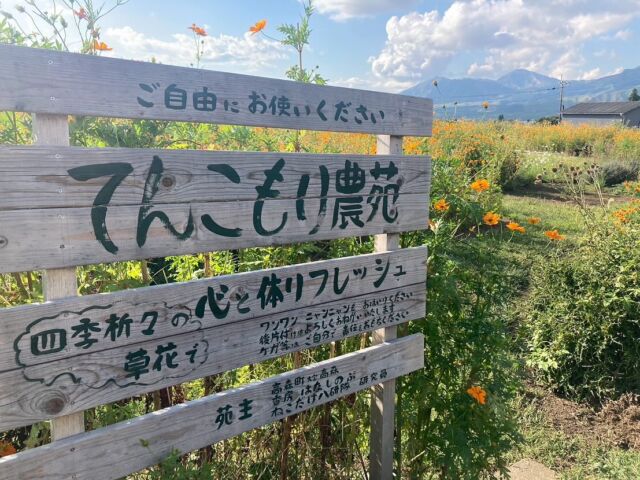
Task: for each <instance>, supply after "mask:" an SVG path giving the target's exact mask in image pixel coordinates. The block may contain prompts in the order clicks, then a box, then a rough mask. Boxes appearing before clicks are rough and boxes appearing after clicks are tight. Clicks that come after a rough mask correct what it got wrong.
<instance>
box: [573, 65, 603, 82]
mask: <svg viewBox="0 0 640 480" xmlns="http://www.w3.org/2000/svg"><path fill="white" fill-rule="evenodd" d="M600 77H602V70H600V68H599V67H596V68H594V69H592V70H589V71H588V72H584V73H583V74H582V75H580V76H579V77H578V80H594V79H596V78H600Z"/></svg>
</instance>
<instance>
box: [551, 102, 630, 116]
mask: <svg viewBox="0 0 640 480" xmlns="http://www.w3.org/2000/svg"><path fill="white" fill-rule="evenodd" d="M636 108H640V102H590V103H578V104H577V105H574V106H573V107H571V108H568V109H566V110H565V111H563V112H562V114H563V115H622V114H625V113H629V112H630V111H632V110H635V109H636Z"/></svg>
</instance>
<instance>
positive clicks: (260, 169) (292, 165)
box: [0, 146, 430, 210]
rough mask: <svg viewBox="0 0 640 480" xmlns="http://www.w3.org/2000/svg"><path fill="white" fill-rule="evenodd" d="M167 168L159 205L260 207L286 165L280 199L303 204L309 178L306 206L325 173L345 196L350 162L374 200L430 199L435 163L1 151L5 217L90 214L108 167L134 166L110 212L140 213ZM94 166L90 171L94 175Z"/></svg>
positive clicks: (397, 158) (0, 197)
mask: <svg viewBox="0 0 640 480" xmlns="http://www.w3.org/2000/svg"><path fill="white" fill-rule="evenodd" d="M156 158H159V159H160V160H161V162H162V166H163V173H162V174H161V178H160V181H159V184H158V191H157V192H156V194H155V195H154V196H153V203H154V204H156V205H161V204H170V203H189V202H224V201H230V200H233V201H253V200H255V199H256V196H257V194H256V187H259V186H261V185H263V184H264V181H265V170H268V169H270V168H272V167H273V166H274V165H275V164H276V162H278V160H280V159H282V160H284V162H285V163H284V167H283V168H282V171H281V173H282V181H280V182H277V183H275V184H274V188H277V189H278V191H279V195H278V198H281V199H295V198H298V197H300V196H301V195H300V192H299V191H298V190H299V185H300V181H301V178H302V177H303V176H305V175H306V176H308V177H309V183H308V187H307V189H306V192H305V196H306V197H307V198H318V197H320V196H321V195H322V188H321V186H322V180H321V170H320V167H322V168H326V169H327V172H328V173H329V174H330V180H331V185H330V188H329V189H328V193H327V194H326V195H328V196H330V197H340V196H345V195H344V194H341V193H340V192H338V191H337V190H336V188H335V172H337V171H338V170H341V169H342V170H344V169H345V164H346V162H347V161H349V162H352V163H357V165H358V166H359V167H360V168H361V169H363V170H364V171H365V174H366V176H365V183H364V185H363V187H362V189H361V191H362V192H364V194H365V195H367V194H368V193H369V192H370V191H371V188H372V186H373V185H374V184H381V185H385V184H388V183H398V184H399V185H400V190H399V191H400V192H401V193H403V194H406V193H424V192H426V191H428V190H429V181H430V171H429V166H430V162H429V160H428V157H424V156H411V157H406V156H401V155H393V156H389V158H385V161H384V162H382V163H380V159H379V158H376V156H374V155H333V154H304V153H258V152H221V151H196V150H160V149H127V148H78V147H68V148H56V147H33V146H0V210H21V209H37V208H69V207H91V206H93V204H94V200H95V198H96V196H97V195H98V193H99V192H100V190H101V189H102V188H103V187H104V186H105V184H106V183H107V182H108V181H109V180H110V179H111V178H112V175H110V174H109V173H108V172H106V171H104V172H100V169H101V168H102V169H104V168H105V166H108V165H115V164H127V165H128V166H129V167H128V168H127V169H128V170H130V173H128V174H127V175H126V177H124V178H123V179H122V181H121V183H120V184H119V185H118V187H117V188H116V189H115V192H114V194H113V195H112V196H111V198H110V200H109V202H108V204H107V205H110V206H116V205H137V206H139V205H140V203H141V202H142V198H143V195H144V192H145V183H147V178H148V177H149V173H150V170H151V166H152V164H153V162H154V159H156ZM376 162H379V166H380V167H381V168H385V167H387V166H389V165H390V162H393V164H394V165H395V167H396V168H397V170H398V171H397V173H396V174H395V175H394V176H393V177H392V178H391V181H386V179H385V177H384V176H383V177H382V178H379V181H378V180H376V178H374V176H373V175H372V173H371V172H372V171H374V172H375V168H376ZM209 165H229V166H230V167H232V168H233V169H234V170H235V172H236V173H237V175H238V180H239V182H238V183H234V182H233V181H232V180H230V179H229V178H228V177H227V176H225V175H224V174H222V173H220V172H218V171H212V170H210V169H209V168H208V166H209ZM89 166H91V167H89ZM78 168H92V170H93V171H94V172H96V173H95V175H96V178H93V179H90V180H86V181H82V180H77V179H74V178H73V177H72V176H71V175H70V174H69V171H70V170H71V171H74V169H78Z"/></svg>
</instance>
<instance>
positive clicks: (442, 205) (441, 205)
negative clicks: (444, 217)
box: [433, 198, 450, 212]
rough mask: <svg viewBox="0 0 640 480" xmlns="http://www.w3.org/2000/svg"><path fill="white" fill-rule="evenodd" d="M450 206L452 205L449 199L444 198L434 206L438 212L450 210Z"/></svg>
mask: <svg viewBox="0 0 640 480" xmlns="http://www.w3.org/2000/svg"><path fill="white" fill-rule="evenodd" d="M449 206H450V205H449V204H448V203H447V201H446V200H445V199H444V198H441V199H440V200H438V201H437V202H436V203H435V204H434V205H433V208H435V209H436V211H437V212H446V211H447V210H449Z"/></svg>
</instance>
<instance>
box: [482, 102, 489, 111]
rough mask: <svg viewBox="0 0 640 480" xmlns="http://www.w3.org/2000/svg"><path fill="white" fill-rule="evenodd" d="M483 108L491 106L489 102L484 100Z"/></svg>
mask: <svg viewBox="0 0 640 480" xmlns="http://www.w3.org/2000/svg"><path fill="white" fill-rule="evenodd" d="M482 108H484V109H485V110H486V109H487V108H489V102H482Z"/></svg>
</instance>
